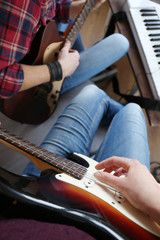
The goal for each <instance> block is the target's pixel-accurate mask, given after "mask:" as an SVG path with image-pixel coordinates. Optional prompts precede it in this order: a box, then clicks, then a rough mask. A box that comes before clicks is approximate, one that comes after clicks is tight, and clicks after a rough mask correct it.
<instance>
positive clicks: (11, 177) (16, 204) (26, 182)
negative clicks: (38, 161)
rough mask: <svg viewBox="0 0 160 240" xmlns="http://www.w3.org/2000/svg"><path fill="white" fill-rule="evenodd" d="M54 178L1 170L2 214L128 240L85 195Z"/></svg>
mask: <svg viewBox="0 0 160 240" xmlns="http://www.w3.org/2000/svg"><path fill="white" fill-rule="evenodd" d="M54 176H55V173H54V172H53V171H48V173H46V175H44V176H42V177H40V178H25V177H21V176H18V175H15V174H12V173H10V172H8V171H6V170H4V169H2V168H0V198H1V205H0V212H1V213H2V214H4V215H5V216H7V217H17V218H22V217H23V218H29V219H35V220H39V221H47V222H52V223H60V224H67V225H71V226H75V227H77V228H79V229H81V230H84V231H86V232H88V233H89V234H90V235H92V236H93V237H95V238H96V239H99V240H100V239H101V240H102V239H110V240H112V239H113V240H115V239H117V240H118V239H119V240H121V239H128V238H127V237H125V236H124V237H123V236H122V234H121V233H119V232H118V231H117V230H116V229H115V228H114V227H113V226H112V225H111V224H110V223H109V222H105V221H104V220H103V219H102V218H101V217H100V216H99V214H97V213H96V211H95V209H94V207H93V206H92V205H91V203H90V201H86V197H85V195H84V197H82V194H80V195H79V194H76V193H74V188H73V189H72V187H71V186H69V184H67V183H63V182H60V181H58V180H56V179H55V177H54ZM70 187H71V188H70ZM86 209H88V211H86Z"/></svg>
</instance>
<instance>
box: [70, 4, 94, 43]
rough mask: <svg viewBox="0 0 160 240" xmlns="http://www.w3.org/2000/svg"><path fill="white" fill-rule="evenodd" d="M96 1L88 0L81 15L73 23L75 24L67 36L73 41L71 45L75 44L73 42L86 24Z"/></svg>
mask: <svg viewBox="0 0 160 240" xmlns="http://www.w3.org/2000/svg"><path fill="white" fill-rule="evenodd" d="M94 3H95V0H87V1H86V3H85V5H84V6H83V8H82V10H81V12H80V14H79V16H78V17H77V18H76V20H75V22H74V23H73V26H72V28H71V30H70V32H69V34H68V36H67V38H66V39H67V40H69V41H70V42H71V47H72V46H73V44H74V42H75V40H76V38H77V36H78V33H79V31H80V29H81V27H82V25H83V24H84V22H85V20H86V18H87V16H88V14H89V12H90V10H91V8H92V7H93V5H94Z"/></svg>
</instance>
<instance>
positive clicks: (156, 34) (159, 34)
mask: <svg viewBox="0 0 160 240" xmlns="http://www.w3.org/2000/svg"><path fill="white" fill-rule="evenodd" d="M148 36H149V37H159V36H160V33H151V34H149V35H148Z"/></svg>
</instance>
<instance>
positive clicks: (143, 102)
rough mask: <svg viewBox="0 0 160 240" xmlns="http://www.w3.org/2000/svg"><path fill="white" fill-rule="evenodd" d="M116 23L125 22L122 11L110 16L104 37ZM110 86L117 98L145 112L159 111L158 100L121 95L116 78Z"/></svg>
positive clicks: (112, 31) (124, 15)
mask: <svg viewBox="0 0 160 240" xmlns="http://www.w3.org/2000/svg"><path fill="white" fill-rule="evenodd" d="M116 21H127V16H126V13H125V12H124V11H120V12H117V13H115V14H113V15H112V17H111V20H110V23H109V27H108V30H107V32H106V34H105V37H107V36H109V35H111V34H113V33H114V32H115V24H116ZM112 85H113V91H114V92H115V93H116V94H118V95H119V96H121V97H123V98H124V99H125V100H126V101H127V102H128V103H129V102H134V103H137V104H139V105H140V106H141V107H142V108H145V109H146V110H152V111H159V110H160V101H159V100H156V99H153V98H145V97H140V96H134V95H129V94H123V93H121V92H120V89H119V83H118V79H117V77H116V76H114V77H113V78H112Z"/></svg>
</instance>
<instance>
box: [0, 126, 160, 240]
mask: <svg viewBox="0 0 160 240" xmlns="http://www.w3.org/2000/svg"><path fill="white" fill-rule="evenodd" d="M0 142H1V143H3V144H5V145H7V146H8V147H10V148H12V149H14V150H16V151H19V152H20V153H22V154H24V155H25V156H27V157H28V158H29V159H30V160H31V161H32V162H33V163H34V164H35V165H36V166H37V167H38V168H39V169H40V170H41V171H42V173H43V174H42V175H41V176H40V177H38V178H29V177H22V176H17V175H16V174H13V173H9V172H7V171H5V170H4V169H1V168H0V198H1V206H0V208H1V212H3V213H4V214H6V213H7V212H8V215H10V214H11V213H12V214H13V216H14V217H15V216H18V217H27V218H28V217H30V218H35V219H38V220H43V221H52V222H58V223H66V224H69V225H73V226H76V227H79V228H81V229H83V230H85V231H87V232H89V233H90V234H91V235H93V236H94V237H95V238H96V239H114V240H115V239H116V240H120V239H133V240H135V239H136V240H142V239H145V240H158V239H159V238H160V226H159V225H158V224H156V223H155V222H154V221H153V220H152V219H151V218H150V217H149V216H147V215H146V214H144V213H143V212H141V211H139V210H137V209H135V208H134V207H133V206H132V205H131V204H130V203H129V202H128V201H127V200H126V199H125V198H124V197H123V195H122V194H121V193H120V192H118V191H117V190H116V189H114V188H113V187H111V186H108V185H106V184H103V183H101V182H99V181H98V180H97V179H95V178H94V172H95V165H96V164H97V162H96V161H94V160H93V159H91V158H89V157H86V156H83V155H81V154H73V155H72V156H70V157H69V158H68V159H65V158H63V157H60V156H57V155H56V154H54V153H52V152H49V151H47V150H45V149H42V148H41V147H39V146H36V145H34V144H33V143H30V142H29V141H27V140H23V139H21V138H20V137H17V136H15V135H13V134H11V133H8V131H6V130H3V129H1V128H0Z"/></svg>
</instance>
